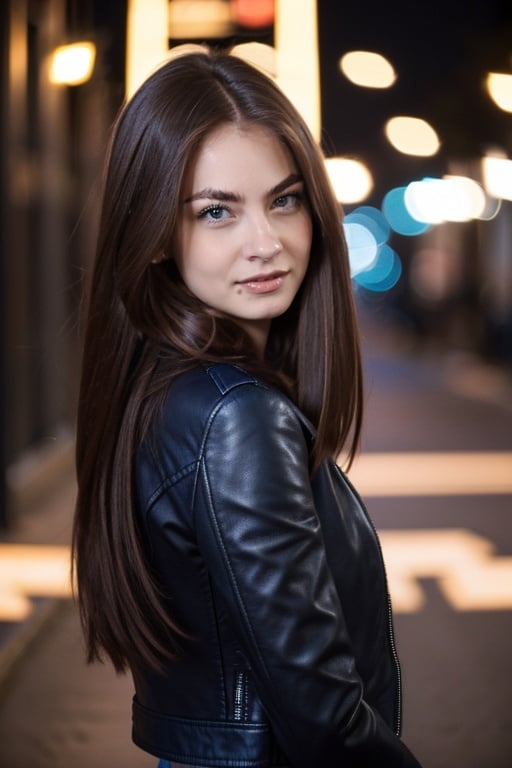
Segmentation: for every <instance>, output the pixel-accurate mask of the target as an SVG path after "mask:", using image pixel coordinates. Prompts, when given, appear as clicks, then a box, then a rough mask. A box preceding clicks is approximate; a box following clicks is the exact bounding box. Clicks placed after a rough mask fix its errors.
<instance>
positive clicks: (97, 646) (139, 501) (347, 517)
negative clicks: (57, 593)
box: [74, 53, 418, 768]
mask: <svg viewBox="0 0 512 768" xmlns="http://www.w3.org/2000/svg"><path fill="white" fill-rule="evenodd" d="M361 411H362V382H361V368H360V358H359V348H358V336H357V327H356V318H355V314H354V307H353V303H352V296H351V285H350V276H349V269H348V264H347V253H346V247H345V243H344V240H343V235H342V228H341V224H340V211H339V210H338V207H337V204H336V201H335V199H334V197H333V194H332V192H331V189H330V187H329V183H328V180H327V177H326V174H325V170H324V164H323V159H322V156H321V154H320V152H319V150H318V149H317V146H316V145H315V142H314V141H313V139H312V137H311V135H310V134H309V132H308V130H307V128H306V126H305V125H304V122H303V121H302V119H301V118H300V116H299V115H298V114H297V112H296V111H295V109H294V108H293V107H292V106H291V104H290V103H289V102H288V100H287V99H286V98H285V97H284V96H283V95H282V93H281V92H280V91H279V90H278V89H277V88H276V87H275V86H274V85H273V83H272V82H271V81H270V80H268V79H267V78H266V77H265V76H264V75H262V74H261V73H259V72H258V71H257V70H255V69H253V68H252V67H250V66H249V65H247V64H245V63H244V62H242V61H241V60H239V59H237V58H235V57H233V56H229V55H226V54H213V53H212V54H207V53H190V54H187V55H183V56H181V57H177V58H174V59H172V60H171V61H169V62H168V63H166V64H165V65H164V66H162V67H161V68H160V69H159V70H158V71H156V72H155V73H154V74H153V75H152V76H151V77H150V78H149V79H148V80H147V81H146V83H144V84H143V85H142V87H141V88H140V90H139V91H138V93H136V94H135V96H134V97H133V99H132V100H131V102H130V103H128V105H127V106H126V107H125V109H124V111H123V112H122V113H121V115H120V118H119V120H118V122H117V125H116V128H115V131H114V136H113V140H112V143H111V147H110V152H109V156H108V162H107V172H106V179H105V189H104V198H103V206H102V216H101V221H100V231H99V240H98V249H97V259H96V266H95V271H94V276H93V281H92V286H91V292H90V301H89V309H88V319H87V328H86V339H85V349H84V359H83V372H82V383H81V391H80V403H79V416H78V435H77V470H78V484H79V495H78V503H77V512H76V519H75V529H74V555H75V558H76V574H77V583H78V588H79V598H80V610H81V617H82V622H83V627H84V631H85V637H86V642H87V649H88V659H89V661H92V660H95V659H99V658H101V657H102V656H103V655H106V656H107V657H109V658H110V660H111V661H112V663H113V665H114V667H115V668H116V669H117V670H118V671H122V670H124V669H126V668H127V667H128V668H130V670H131V672H132V674H133V678H134V683H135V690H136V695H135V698H134V703H133V718H134V720H133V738H134V741H135V742H136V744H138V745H139V746H140V747H142V749H144V750H146V751H148V752H150V753H151V754H153V755H155V756H157V757H159V758H161V761H162V762H161V765H162V766H164V765H171V766H172V767H173V768H175V767H176V766H179V765H187V766H206V767H208V766H211V767H213V766H216V768H227V766H239V767H242V766H246V767H247V768H265V767H267V766H269V767H270V766H293V767H294V768H295V767H296V768H316V766H318V767H320V766H322V768H329V767H330V766H332V767H333V768H334V766H336V768H340V767H341V766H344V767H345V768H348V766H365V768H371V767H372V766H404V767H407V768H412V767H413V766H416V767H417V766H418V763H417V761H416V760H415V758H414V757H413V756H412V755H411V753H410V752H409V751H408V749H407V748H406V747H405V746H404V745H403V743H402V742H401V741H400V739H399V732H400V709H401V701H400V674H399V667H398V659H397V656H396V652H395V647H394V642H393V636H392V629H391V615H390V609H389V601H388V597H387V589H386V579H385V574H384V568H383V563H382V556H381V551H380V547H379V544H378V541H377V536H376V533H375V530H374V528H373V526H372V524H371V523H370V521H369V519H368V517H367V514H366V512H365V510H364V508H363V507H362V505H361V502H360V500H359V498H358V497H357V495H356V493H355V491H354V490H353V489H352V488H351V486H350V485H349V484H348V482H347V481H346V479H345V477H344V476H343V475H342V473H341V472H340V471H339V470H338V469H337V467H336V465H335V463H334V461H333V457H334V456H337V455H338V454H339V453H340V452H341V451H344V452H345V455H346V457H347V458H348V460H349V461H350V460H351V459H352V457H353V455H354V452H355V450H356V447H357V443H358V438H359V432H360V427H361ZM167 761H170V762H169V763H168V762H167Z"/></svg>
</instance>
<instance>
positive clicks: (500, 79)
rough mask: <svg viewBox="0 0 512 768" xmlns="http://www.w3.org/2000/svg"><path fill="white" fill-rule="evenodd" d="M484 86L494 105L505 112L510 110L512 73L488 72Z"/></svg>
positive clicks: (511, 107)
mask: <svg viewBox="0 0 512 768" xmlns="http://www.w3.org/2000/svg"><path fill="white" fill-rule="evenodd" d="M486 86H487V91H488V93H489V96H490V97H491V99H492V100H493V101H494V103H495V104H496V106H498V107H499V108H500V109H503V110H504V111H505V112H512V75H507V74H503V73H501V72H489V74H488V75H487V80H486Z"/></svg>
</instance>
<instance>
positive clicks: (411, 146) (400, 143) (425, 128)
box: [385, 117, 441, 157]
mask: <svg viewBox="0 0 512 768" xmlns="http://www.w3.org/2000/svg"><path fill="white" fill-rule="evenodd" d="M385 133H386V136H387V139H388V141H389V142H390V144H392V145H393V147H394V148H395V149H397V150H398V151H399V152H403V153H404V154H405V155H416V156H418V157H430V156H431V155H435V154H436V152H437V151H438V150H439V147H440V146H441V143H440V141H439V137H438V135H437V133H436V132H435V130H434V129H433V128H432V126H431V125H430V123H427V121H426V120H422V119H421V118H419V117H392V118H391V120H388V122H387V123H386V127H385Z"/></svg>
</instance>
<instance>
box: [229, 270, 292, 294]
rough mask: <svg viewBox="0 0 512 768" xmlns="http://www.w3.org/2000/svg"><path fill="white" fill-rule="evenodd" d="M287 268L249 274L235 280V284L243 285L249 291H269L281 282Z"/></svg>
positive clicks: (276, 288) (275, 289) (274, 289)
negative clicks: (243, 278)
mask: <svg viewBox="0 0 512 768" xmlns="http://www.w3.org/2000/svg"><path fill="white" fill-rule="evenodd" d="M288 272H289V270H284V269H280V270H274V271H273V272H261V273H260V274H258V275H251V277H247V278H246V279H245V280H237V285H243V286H244V288H246V289H247V290H249V291H250V292H251V293H269V292H272V291H277V290H278V289H279V288H280V287H281V285H282V284H283V280H284V278H285V277H286V275H287V274H288Z"/></svg>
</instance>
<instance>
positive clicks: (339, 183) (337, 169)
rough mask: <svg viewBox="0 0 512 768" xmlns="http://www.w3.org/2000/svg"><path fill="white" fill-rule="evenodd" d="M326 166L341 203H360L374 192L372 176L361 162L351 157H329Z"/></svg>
mask: <svg viewBox="0 0 512 768" xmlns="http://www.w3.org/2000/svg"><path fill="white" fill-rule="evenodd" d="M325 166H326V168H327V173H328V174H329V178H330V180H331V184H332V186H333V189H334V194H335V195H336V199H337V200H338V201H339V202H340V203H345V204H351V203H359V202H361V201H362V200H365V199H366V198H367V197H368V195H369V194H370V192H371V191H372V189H373V178H372V175H371V173H370V171H369V170H368V168H367V167H366V165H365V164H364V163H362V162H361V161H359V160H356V159H354V158H349V157H329V158H327V159H326V161H325Z"/></svg>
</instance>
